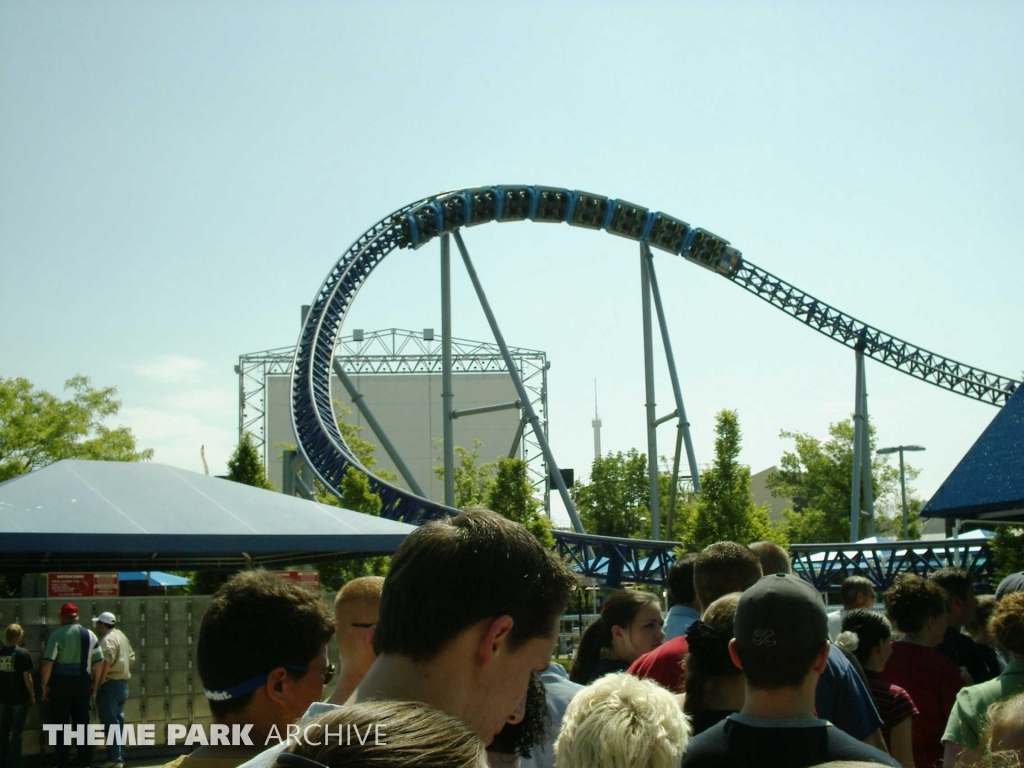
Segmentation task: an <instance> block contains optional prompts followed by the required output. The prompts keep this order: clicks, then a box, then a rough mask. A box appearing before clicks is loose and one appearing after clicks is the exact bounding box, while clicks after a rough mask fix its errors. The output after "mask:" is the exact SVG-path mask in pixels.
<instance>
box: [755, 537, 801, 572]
mask: <svg viewBox="0 0 1024 768" xmlns="http://www.w3.org/2000/svg"><path fill="white" fill-rule="evenodd" d="M750 551H751V552H753V553H754V554H755V555H757V559H758V560H760V561H761V570H762V571H764V575H765V576H767V575H768V574H769V573H789V572H790V571H792V570H793V564H792V562H791V561H790V559H789V553H788V552H787V551H786V550H784V549H783V548H782V547H780V546H779V545H778V544H776V543H775V542H774V541H755V542H754V543H753V544H751V545H750Z"/></svg>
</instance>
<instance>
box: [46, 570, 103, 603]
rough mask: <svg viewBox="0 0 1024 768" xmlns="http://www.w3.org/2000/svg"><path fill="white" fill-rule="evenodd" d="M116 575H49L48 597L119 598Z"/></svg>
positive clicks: (47, 583) (47, 575) (47, 579)
mask: <svg viewBox="0 0 1024 768" xmlns="http://www.w3.org/2000/svg"><path fill="white" fill-rule="evenodd" d="M117 595H118V581H117V574H116V573H48V574H46V596H47V597H117Z"/></svg>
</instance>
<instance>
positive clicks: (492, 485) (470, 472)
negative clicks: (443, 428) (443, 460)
mask: <svg viewBox="0 0 1024 768" xmlns="http://www.w3.org/2000/svg"><path fill="white" fill-rule="evenodd" d="M436 444H437V445H438V446H440V445H441V441H436ZM481 445H483V443H481V442H480V441H479V440H474V441H473V450H471V451H470V450H466V449H465V448H463V447H462V446H461V445H457V446H455V448H454V450H453V453H454V454H455V467H454V470H455V471H454V477H453V480H454V484H455V506H456V508H458V509H465V508H466V507H472V506H477V505H479V506H483V507H487V509H490V510H492V511H494V512H497V513H498V514H499V515H502V516H503V517H506V518H508V519H509V520H514V521H515V522H517V523H519V524H521V525H523V526H525V527H526V529H527V530H528V531H529V532H530V533H532V534H533V536H534V538H536V539H537V541H539V542H540V543H541V544H543V545H544V546H545V547H548V548H550V547H553V546H554V545H555V540H554V537H553V536H552V535H551V521H550V520H548V518H547V516H546V515H545V514H544V513H543V511H542V510H541V505H540V502H539V501H537V499H536V497H535V496H534V495H533V486H532V485H531V484H530V477H529V474H528V472H527V466H526V462H525V461H523V460H522V459H509V458H506V457H498V458H497V459H496V460H495V461H486V462H482V463H481V462H480V446H481ZM439 460H440V459H439ZM434 475H435V476H436V477H438V478H440V479H442V480H443V479H444V465H443V464H442V465H440V466H435V467H434Z"/></svg>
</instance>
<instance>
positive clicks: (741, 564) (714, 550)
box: [693, 541, 763, 612]
mask: <svg viewBox="0 0 1024 768" xmlns="http://www.w3.org/2000/svg"><path fill="white" fill-rule="evenodd" d="M762 574H763V571H762V570H761V561H760V560H759V559H758V557H757V555H755V554H754V553H753V552H752V551H751V549H750V547H745V546H743V545H742V544H737V543H736V542H735V541H719V542H716V543H715V544H712V545H711V546H709V547H705V548H704V550H703V551H702V552H701V553H700V554H699V555H697V559H696V560H695V561H694V563H693V586H694V589H695V590H696V592H697V599H698V600H699V601H700V609H701V611H702V612H703V611H705V610H707V607H708V606H709V605H711V604H712V603H713V602H715V600H717V599H718V598H720V597H721V596H722V595H728V594H729V593H730V592H742V591H743V590H745V589H746V588H747V587H749V586H750V585H752V584H754V583H755V582H757V580H758V579H760V578H761V576H762Z"/></svg>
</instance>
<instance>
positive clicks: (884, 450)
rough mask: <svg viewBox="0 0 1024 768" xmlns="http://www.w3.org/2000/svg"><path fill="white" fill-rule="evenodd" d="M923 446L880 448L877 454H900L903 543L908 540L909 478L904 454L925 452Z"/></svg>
mask: <svg viewBox="0 0 1024 768" xmlns="http://www.w3.org/2000/svg"><path fill="white" fill-rule="evenodd" d="M923 450H924V446H923V445H897V446H896V447H894V448H879V449H878V450H877V451H875V453H877V454H879V455H885V454H888V453H898V454H899V455H900V490H901V491H902V493H903V541H906V540H907V536H908V534H907V478H906V474H905V473H904V471H903V452H904V451H923Z"/></svg>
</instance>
